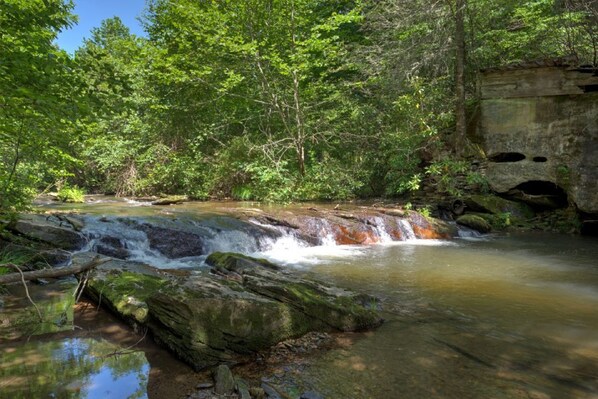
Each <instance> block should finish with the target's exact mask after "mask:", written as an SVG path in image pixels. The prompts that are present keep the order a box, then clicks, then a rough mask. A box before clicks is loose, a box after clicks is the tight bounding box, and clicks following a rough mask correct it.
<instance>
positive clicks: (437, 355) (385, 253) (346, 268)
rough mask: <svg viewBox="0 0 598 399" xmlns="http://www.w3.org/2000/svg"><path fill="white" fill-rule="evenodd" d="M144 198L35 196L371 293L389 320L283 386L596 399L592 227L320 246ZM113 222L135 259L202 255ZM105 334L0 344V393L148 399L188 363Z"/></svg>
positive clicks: (391, 394) (597, 250) (294, 373)
mask: <svg viewBox="0 0 598 399" xmlns="http://www.w3.org/2000/svg"><path fill="white" fill-rule="evenodd" d="M146 205H147V204H144V203H138V202H133V201H123V200H114V199H109V198H108V199H106V198H98V199H96V201H95V202H94V203H88V204H82V205H57V204H42V205H41V206H42V207H43V208H44V209H57V210H78V211H81V212H85V213H86V214H88V215H90V216H88V219H86V226H87V227H86V229H92V230H93V231H88V232H87V233H88V234H89V235H90V237H92V240H90V245H93V242H94V241H93V240H94V239H97V238H98V237H100V232H99V230H98V229H105V228H106V227H105V226H106V224H105V223H104V225H102V224H101V223H99V222H97V221H99V220H100V218H104V219H103V220H104V221H105V220H106V219H109V220H110V221H118V220H120V219H118V218H123V217H127V218H138V219H136V220H142V219H144V218H145V219H147V218H162V217H164V218H166V219H167V220H166V221H165V222H164V223H165V225H168V226H172V225H173V224H175V225H176V224H177V223H178V224H180V225H181V226H182V227H181V228H183V229H185V228H189V223H192V224H193V228H195V229H197V228H200V229H204V230H205V232H206V234H208V235H209V234H212V233H213V234H212V236H211V237H212V239H211V241H209V240H208V244H206V245H207V246H208V247H209V249H210V250H236V251H239V252H244V253H246V254H250V255H254V256H262V257H266V258H268V259H270V260H272V261H274V262H277V263H279V264H282V265H285V266H286V267H289V268H296V269H299V270H300V271H301V272H302V273H306V274H308V275H311V276H313V277H315V278H317V279H320V280H324V281H326V282H330V283H333V284H336V285H338V286H341V287H345V288H349V289H352V290H355V291H358V292H364V293H368V294H370V295H373V296H376V297H377V298H379V301H380V308H381V309H382V315H383V317H384V318H385V320H386V322H385V323H384V324H383V325H382V326H381V327H380V328H378V329H377V330H375V331H370V332H364V333H353V334H341V335H340V336H339V337H337V344H336V345H335V346H334V348H333V349H331V350H328V351H324V352H319V353H317V354H314V355H311V356H309V358H308V359H307V361H306V362H305V363H304V364H302V366H301V368H300V369H299V368H297V367H293V366H292V365H289V367H282V368H280V371H279V372H277V373H274V374H272V375H270V376H266V377H265V378H266V380H267V381H268V382H269V383H271V384H272V385H274V386H278V387H282V388H283V389H284V390H285V391H286V392H287V393H288V394H289V397H293V398H295V397H297V398H298V397H299V395H300V394H301V393H302V392H306V391H315V392H318V393H320V394H321V395H322V396H323V397H325V398H333V399H336V398H339V399H340V398H376V399H378V398H534V399H545V398H554V399H560V398H579V399H582V398H583V399H588V398H598V312H597V311H596V310H597V309H598V240H596V238H587V237H575V236H564V235H555V234H545V233H534V232H530V233H511V234H500V235H488V236H481V237H480V236H475V235H474V234H464V235H465V237H462V238H455V239H452V240H417V239H413V238H410V239H407V240H405V241H392V240H391V239H390V238H389V237H383V236H382V233H381V235H380V240H379V243H378V244H375V245H346V246H345V245H342V246H341V245H334V244H333V243H332V242H330V240H326V237H325V234H324V237H323V239H322V242H321V243H320V245H318V246H308V245H305V243H303V242H301V240H299V239H297V237H293V236H291V235H289V234H286V235H285V234H282V233H281V234H279V235H277V236H276V238H275V239H274V238H272V237H266V238H264V239H262V240H255V239H253V240H252V239H251V237H250V234H248V233H247V231H246V228H244V229H245V230H243V229H240V230H239V226H236V225H235V224H234V223H232V222H231V221H230V220H227V219H226V218H225V217H224V216H222V215H223V213H222V212H220V210H219V209H220V208H222V207H227V206H235V207H247V208H252V207H257V205H255V204H239V203H234V204H230V205H227V204H223V203H187V204H181V205H176V206H169V207H162V208H157V207H150V206H146ZM302 206H307V205H302ZM318 206H322V205H318ZM288 209H290V210H291V211H293V209H292V208H288ZM214 220H217V222H214ZM94 221H96V222H97V223H96V222H94ZM118 223H120V224H118ZM118 223H112V224H110V226H111V227H109V228H110V229H113V230H111V235H115V234H116V235H118V239H119V240H124V241H127V243H128V248H129V250H130V253H131V254H132V256H134V257H135V259H136V260H143V261H146V262H148V263H152V264H154V265H155V266H162V267H184V268H198V269H201V268H202V267H203V266H202V262H203V259H204V258H205V256H188V257H184V258H181V259H177V260H176V261H174V262H173V261H172V260H165V259H161V258H160V254H157V253H156V252H155V251H153V252H152V251H151V250H150V249H148V248H144V247H143V245H144V236H143V235H136V234H137V233H135V232H132V231H131V230H127V228H126V226H127V223H122V220H120V221H119V222H118ZM215 223H216V224H215ZM231 223H232V224H231ZM129 225H130V223H129ZM185 225H187V227H185ZM102 226H103V227H102ZM114 226H116V227H114ZM198 226H199V227H198ZM256 228H260V225H259V224H256ZM210 232H212V233H210ZM103 233H106V231H105V230H103ZM94 234H95V235H94ZM93 237H95V238H93ZM210 245H211V247H210ZM160 262H164V264H162V265H160ZM75 324H78V323H77V320H76V321H75ZM123 331H124V329H123ZM122 334H125V333H124V332H122ZM105 335H106V334H105ZM105 335H104V336H105ZM108 335H109V334H108ZM113 338H114V337H113ZM129 339H130V338H129ZM32 341H35V339H32ZM44 345H45V346H44ZM110 345H113V344H109V343H108V342H105V340H102V339H99V338H98V336H96V337H93V338H90V339H88V338H81V337H78V336H75V337H73V336H69V337H62V338H60V339H59V340H58V339H57V340H41V341H40V342H30V343H28V344H19V345H0V355H1V356H2V362H1V363H0V398H19V397H22V398H26V397H31V396H29V395H30V393H31V392H32V391H31V390H30V391H27V390H26V388H24V387H27V386H31V385H36V386H37V387H39V385H44V384H45V385H44V386H46V387H47V389H42V390H38V391H36V392H37V393H38V394H39V395H38V396H36V397H53V398H61V397H69V398H100V397H123V398H125V397H134V398H143V397H156V398H158V397H165V396H162V395H163V392H169V391H168V387H167V386H168V380H169V379H170V380H171V381H172V382H171V384H173V386H174V385H176V384H178V383H177V382H176V378H175V377H174V376H173V373H176V372H179V373H185V376H186V378H187V379H188V378H192V376H193V375H195V374H193V373H191V372H190V371H188V368H187V367H186V366H184V365H182V364H180V365H177V366H169V367H163V365H160V362H161V360H162V359H166V360H163V361H164V362H170V363H173V364H174V363H176V361H175V360H173V359H171V358H170V357H169V355H166V354H161V355H160V354H159V352H160V350H159V349H156V348H153V347H152V348H149V347H147V348H144V347H142V348H141V349H140V351H136V352H133V353H127V354H126V355H127V356H132V357H120V356H124V355H120V354H119V355H118V356H117V357H116V359H120V361H115V360H114V359H115V357H114V356H111V354H114V352H115V349H114V348H112V347H111V346H110ZM148 348H149V349H148ZM144 351H145V352H144ZM148 358H149V359H152V361H151V362H148V361H147V360H146V359H148ZM170 363H169V364H170ZM15 367H16V368H15ZM158 369H161V370H162V371H163V372H165V373H166V377H165V378H162V379H161V380H160V384H166V388H164V387H162V389H161V390H156V389H155V387H154V388H152V387H151V385H152V379H151V378H150V375H154V377H152V378H153V380H154V381H156V377H155V375H156V371H157V370H158ZM15 370H17V371H15ZM65 370H71V372H66V371H65ZM72 370H76V371H77V372H76V373H75V372H72ZM152 370H153V371H152ZM185 370H186V371H185ZM169 372H170V373H171V374H168V373H169ZM152 373H153V374H152ZM71 374H72V375H71ZM158 374H159V373H158ZM27 378H29V380H27ZM17 380H18V381H21V380H27V381H28V382H27V381H25V382H23V381H21V382H18V381H17ZM148 380H149V385H148ZM11 381H12V385H11ZM15 381H17V382H15ZM192 384H193V383H192ZM191 386H193V385H191ZM175 391H176V390H171V391H170V392H175ZM115 392H116V394H115ZM158 392H160V393H158ZM176 392H178V391H176ZM183 396H184V395H183ZM174 397H178V396H174Z"/></svg>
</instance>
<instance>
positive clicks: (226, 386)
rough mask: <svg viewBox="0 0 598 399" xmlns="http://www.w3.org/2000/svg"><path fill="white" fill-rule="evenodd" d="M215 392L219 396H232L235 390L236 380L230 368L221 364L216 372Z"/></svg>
mask: <svg viewBox="0 0 598 399" xmlns="http://www.w3.org/2000/svg"><path fill="white" fill-rule="evenodd" d="M214 385H215V386H214V392H215V393H216V394H218V395H230V394H232V393H233V392H234V390H235V378H234V377H233V373H232V372H231V371H230V369H229V368H228V366H226V365H224V364H221V365H220V366H218V367H216V370H215V371H214Z"/></svg>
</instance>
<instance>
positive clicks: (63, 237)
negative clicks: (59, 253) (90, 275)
mask: <svg viewBox="0 0 598 399" xmlns="http://www.w3.org/2000/svg"><path fill="white" fill-rule="evenodd" d="M8 228H9V229H10V230H11V231H12V232H14V233H16V234H20V235H22V236H25V237H26V238H28V239H31V240H35V241H41V242H43V243H46V244H50V245H52V246H54V247H57V248H62V249H66V250H77V249H81V248H82V247H83V246H84V245H85V244H86V243H87V240H86V239H85V237H84V236H83V235H82V234H80V233H78V232H76V231H75V230H73V229H72V228H68V227H63V226H62V225H61V222H55V221H53V220H51V219H49V218H47V217H44V216H42V215H23V216H21V217H20V218H19V219H18V220H17V221H16V222H13V223H11V224H9V226H8Z"/></svg>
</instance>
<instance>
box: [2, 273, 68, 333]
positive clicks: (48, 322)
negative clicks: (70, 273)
mask: <svg viewBox="0 0 598 399" xmlns="http://www.w3.org/2000/svg"><path fill="white" fill-rule="evenodd" d="M76 288H77V280H75V279H74V278H71V279H65V280H57V281H54V282H52V283H50V284H47V285H44V286H43V287H41V286H39V285H35V284H30V285H29V289H28V290H29V292H28V293H26V292H25V290H24V287H23V285H22V284H12V285H8V286H5V287H4V290H5V295H4V296H3V298H2V302H0V341H3V340H9V339H19V338H23V337H28V336H31V335H39V334H46V333H52V332H59V331H70V330H72V329H73V317H74V313H73V305H74V303H75V289H76ZM27 295H29V296H31V299H32V300H33V301H34V302H35V305H36V307H34V306H33V305H32V304H31V302H30V301H29V299H28V298H27ZM38 311H39V313H38ZM40 316H41V318H40Z"/></svg>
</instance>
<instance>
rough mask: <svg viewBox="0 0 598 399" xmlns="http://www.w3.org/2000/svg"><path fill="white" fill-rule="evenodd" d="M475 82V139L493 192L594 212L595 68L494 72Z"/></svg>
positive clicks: (597, 169) (597, 161) (597, 148)
mask: <svg viewBox="0 0 598 399" xmlns="http://www.w3.org/2000/svg"><path fill="white" fill-rule="evenodd" d="M480 83H481V85H480V86H481V97H482V98H481V117H480V122H479V126H478V133H479V135H480V136H481V137H482V139H483V141H484V147H485V148H484V149H485V151H486V154H487V155H488V159H489V163H488V168H487V172H486V176H487V178H488V181H489V184H490V186H491V187H492V189H493V190H495V191H497V192H499V193H508V192H510V193H517V194H518V195H519V196H520V197H522V199H525V198H529V199H530V200H531V202H533V199H534V198H537V197H540V196H546V197H555V198H556V199H555V201H554V203H555V204H557V205H558V204H560V205H562V204H563V203H564V204H566V202H567V201H569V202H572V203H574V204H575V205H576V206H577V207H578V209H580V210H581V211H583V212H586V213H592V214H595V213H598V195H597V193H598V70H596V69H591V68H590V69H581V68H577V69H572V68H567V67H564V66H542V65H534V67H533V68H530V67H529V66H524V67H520V68H514V69H513V68H511V69H493V70H486V71H482V73H481V82H480ZM563 196H565V198H563Z"/></svg>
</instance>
